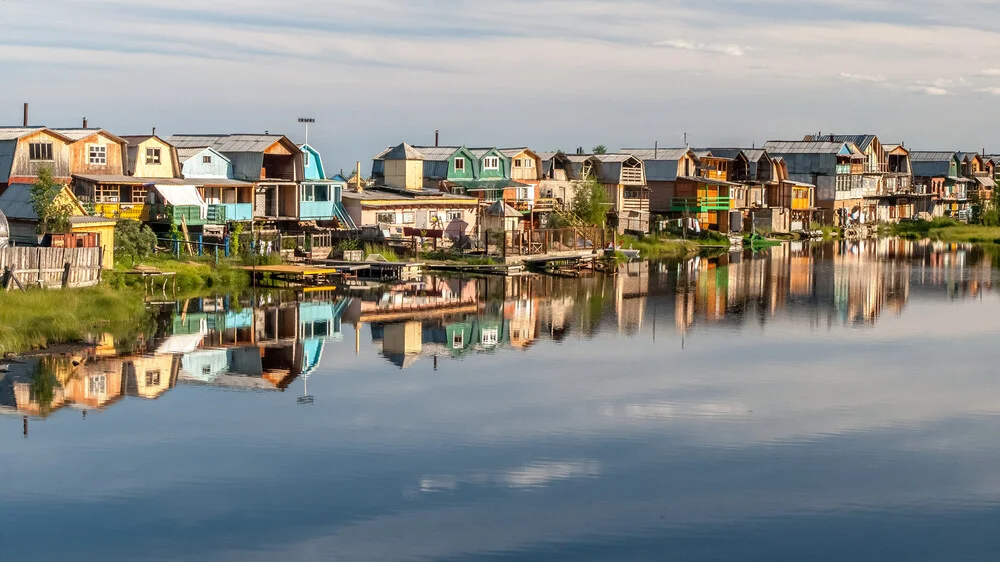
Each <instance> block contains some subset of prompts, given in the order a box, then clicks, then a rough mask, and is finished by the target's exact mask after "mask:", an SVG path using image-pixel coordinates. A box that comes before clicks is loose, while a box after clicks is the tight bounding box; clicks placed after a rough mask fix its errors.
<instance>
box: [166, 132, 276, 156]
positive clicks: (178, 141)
mask: <svg viewBox="0 0 1000 562" xmlns="http://www.w3.org/2000/svg"><path fill="white" fill-rule="evenodd" d="M284 138H285V136H284V135H275V134H269V133H265V134H252V133H251V134H235V135H173V136H171V137H170V138H168V139H167V142H168V143H170V144H172V145H174V146H176V147H177V148H178V149H180V148H207V147H211V148H214V149H215V150H218V151H219V152H264V151H265V150H267V149H268V148H270V147H271V146H272V145H274V144H275V143H276V142H279V141H281V140H282V139H284Z"/></svg>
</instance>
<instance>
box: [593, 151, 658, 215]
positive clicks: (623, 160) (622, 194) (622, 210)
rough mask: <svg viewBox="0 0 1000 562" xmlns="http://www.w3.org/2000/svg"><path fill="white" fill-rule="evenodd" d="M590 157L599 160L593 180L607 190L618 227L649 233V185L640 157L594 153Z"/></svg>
mask: <svg viewBox="0 0 1000 562" xmlns="http://www.w3.org/2000/svg"><path fill="white" fill-rule="evenodd" d="M594 158H595V159H596V160H597V161H598V162H599V163H600V166H599V168H598V170H597V174H596V177H597V181H599V182H600V183H601V184H602V185H603V186H604V188H605V189H606V190H607V192H608V197H609V198H610V200H611V210H612V212H613V213H614V214H615V215H616V216H617V222H618V230H619V231H621V232H634V233H638V234H647V233H649V186H648V185H647V184H646V170H645V166H643V164H642V160H639V159H638V158H636V157H635V156H633V155H631V154H598V155H595V156H594Z"/></svg>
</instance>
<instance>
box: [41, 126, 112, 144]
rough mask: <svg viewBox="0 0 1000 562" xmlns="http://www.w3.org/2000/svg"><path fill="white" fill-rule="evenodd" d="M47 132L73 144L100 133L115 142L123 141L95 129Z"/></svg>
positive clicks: (104, 131)
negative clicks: (60, 136)
mask: <svg viewBox="0 0 1000 562" xmlns="http://www.w3.org/2000/svg"><path fill="white" fill-rule="evenodd" d="M49 130H50V131H52V132H54V133H58V134H60V135H62V136H64V137H66V138H68V139H70V140H72V141H73V142H76V141H79V140H83V139H85V138H87V137H90V136H93V135H99V134H102V133H103V134H105V135H107V136H109V137H111V138H112V139H114V140H116V141H119V142H121V141H123V140H124V139H122V138H121V137H119V136H117V135H114V134H112V133H109V132H108V131H106V130H104V129H100V128H95V129H49Z"/></svg>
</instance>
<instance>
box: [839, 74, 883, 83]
mask: <svg viewBox="0 0 1000 562" xmlns="http://www.w3.org/2000/svg"><path fill="white" fill-rule="evenodd" d="M840 77H841V78H843V79H845V80H852V81H854V82H872V83H881V82H885V76H882V75H881V74H879V75H877V76H875V75H871V74H850V73H848V72H841V73H840Z"/></svg>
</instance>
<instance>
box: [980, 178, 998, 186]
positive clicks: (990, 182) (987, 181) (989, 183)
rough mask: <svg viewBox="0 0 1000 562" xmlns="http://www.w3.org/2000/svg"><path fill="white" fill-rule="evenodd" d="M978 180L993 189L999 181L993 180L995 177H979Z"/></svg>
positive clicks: (982, 184)
mask: <svg viewBox="0 0 1000 562" xmlns="http://www.w3.org/2000/svg"><path fill="white" fill-rule="evenodd" d="M976 181H977V182H979V185H981V186H983V187H985V188H987V189H993V188H994V187H996V186H997V182H995V181H993V178H988V177H977V178H976Z"/></svg>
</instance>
